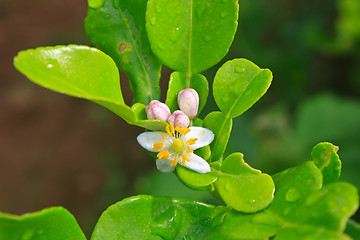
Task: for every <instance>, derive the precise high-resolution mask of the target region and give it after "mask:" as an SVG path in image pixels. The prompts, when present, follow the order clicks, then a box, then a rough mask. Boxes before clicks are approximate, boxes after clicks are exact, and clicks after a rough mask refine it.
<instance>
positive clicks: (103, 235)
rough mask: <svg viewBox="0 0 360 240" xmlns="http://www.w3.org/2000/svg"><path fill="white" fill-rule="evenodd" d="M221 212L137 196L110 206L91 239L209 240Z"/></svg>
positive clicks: (201, 205)
mask: <svg viewBox="0 0 360 240" xmlns="http://www.w3.org/2000/svg"><path fill="white" fill-rule="evenodd" d="M224 211H226V208H224V207H222V206H219V207H214V206H212V205H207V204H204V203H198V202H196V201H190V200H180V199H172V198H169V197H152V196H136V197H132V198H128V199H125V200H123V201H121V202H118V203H116V204H114V205H112V206H110V207H109V208H108V209H107V210H106V211H105V212H104V213H103V214H102V215H101V217H100V219H99V221H98V223H97V224H96V227H95V230H94V233H93V235H92V237H91V239H92V240H103V239H106V240H115V239H122V240H126V239H129V240H133V239H149V240H150V239H156V240H161V239H210V236H211V234H212V226H215V225H216V223H217V222H218V221H219V220H218V218H217V217H218V216H219V215H220V216H222V215H223V212H224Z"/></svg>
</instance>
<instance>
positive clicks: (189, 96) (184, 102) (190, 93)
mask: <svg viewBox="0 0 360 240" xmlns="http://www.w3.org/2000/svg"><path fill="white" fill-rule="evenodd" d="M178 105H179V108H180V110H181V111H183V112H184V113H185V114H186V115H187V116H188V117H189V118H190V119H194V118H195V117H196V114H197V112H198V109H199V95H198V93H197V92H196V91H195V90H194V89H192V88H187V89H184V90H181V91H180V92H179V94H178Z"/></svg>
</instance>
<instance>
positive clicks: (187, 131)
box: [183, 128, 191, 136]
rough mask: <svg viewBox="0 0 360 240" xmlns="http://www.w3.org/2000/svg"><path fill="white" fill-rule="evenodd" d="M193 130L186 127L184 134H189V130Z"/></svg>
mask: <svg viewBox="0 0 360 240" xmlns="http://www.w3.org/2000/svg"><path fill="white" fill-rule="evenodd" d="M190 131H191V129H190V128H184V133H183V134H184V136H185V135H186V134H188V133H189V132H190Z"/></svg>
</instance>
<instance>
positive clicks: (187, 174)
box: [176, 165, 218, 190]
mask: <svg viewBox="0 0 360 240" xmlns="http://www.w3.org/2000/svg"><path fill="white" fill-rule="evenodd" d="M210 166H211V165H210ZM176 175H177V176H178V178H179V179H180V180H181V182H183V183H184V184H185V185H186V186H187V187H189V188H191V189H194V190H209V189H211V184H212V183H214V182H215V181H216V180H217V178H218V174H217V172H215V171H211V172H209V173H205V174H202V173H197V172H195V171H192V170H190V169H188V168H185V167H183V166H180V165H179V166H178V167H177V168H176Z"/></svg>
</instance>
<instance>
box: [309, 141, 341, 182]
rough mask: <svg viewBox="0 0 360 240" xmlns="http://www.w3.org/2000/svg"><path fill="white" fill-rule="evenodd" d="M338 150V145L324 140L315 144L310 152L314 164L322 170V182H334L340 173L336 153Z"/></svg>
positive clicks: (339, 163) (339, 162)
mask: <svg viewBox="0 0 360 240" xmlns="http://www.w3.org/2000/svg"><path fill="white" fill-rule="evenodd" d="M338 150H339V147H337V146H334V145H332V144H331V143H328V142H324V143H319V144H317V145H316V146H315V147H314V148H313V150H312V152H311V157H312V159H313V161H314V163H315V165H316V166H317V167H318V168H319V169H320V170H321V172H322V175H323V182H324V183H329V182H334V181H336V180H337V179H338V178H339V177H340V175H341V161H340V159H339V155H338V154H337V151H338Z"/></svg>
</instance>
